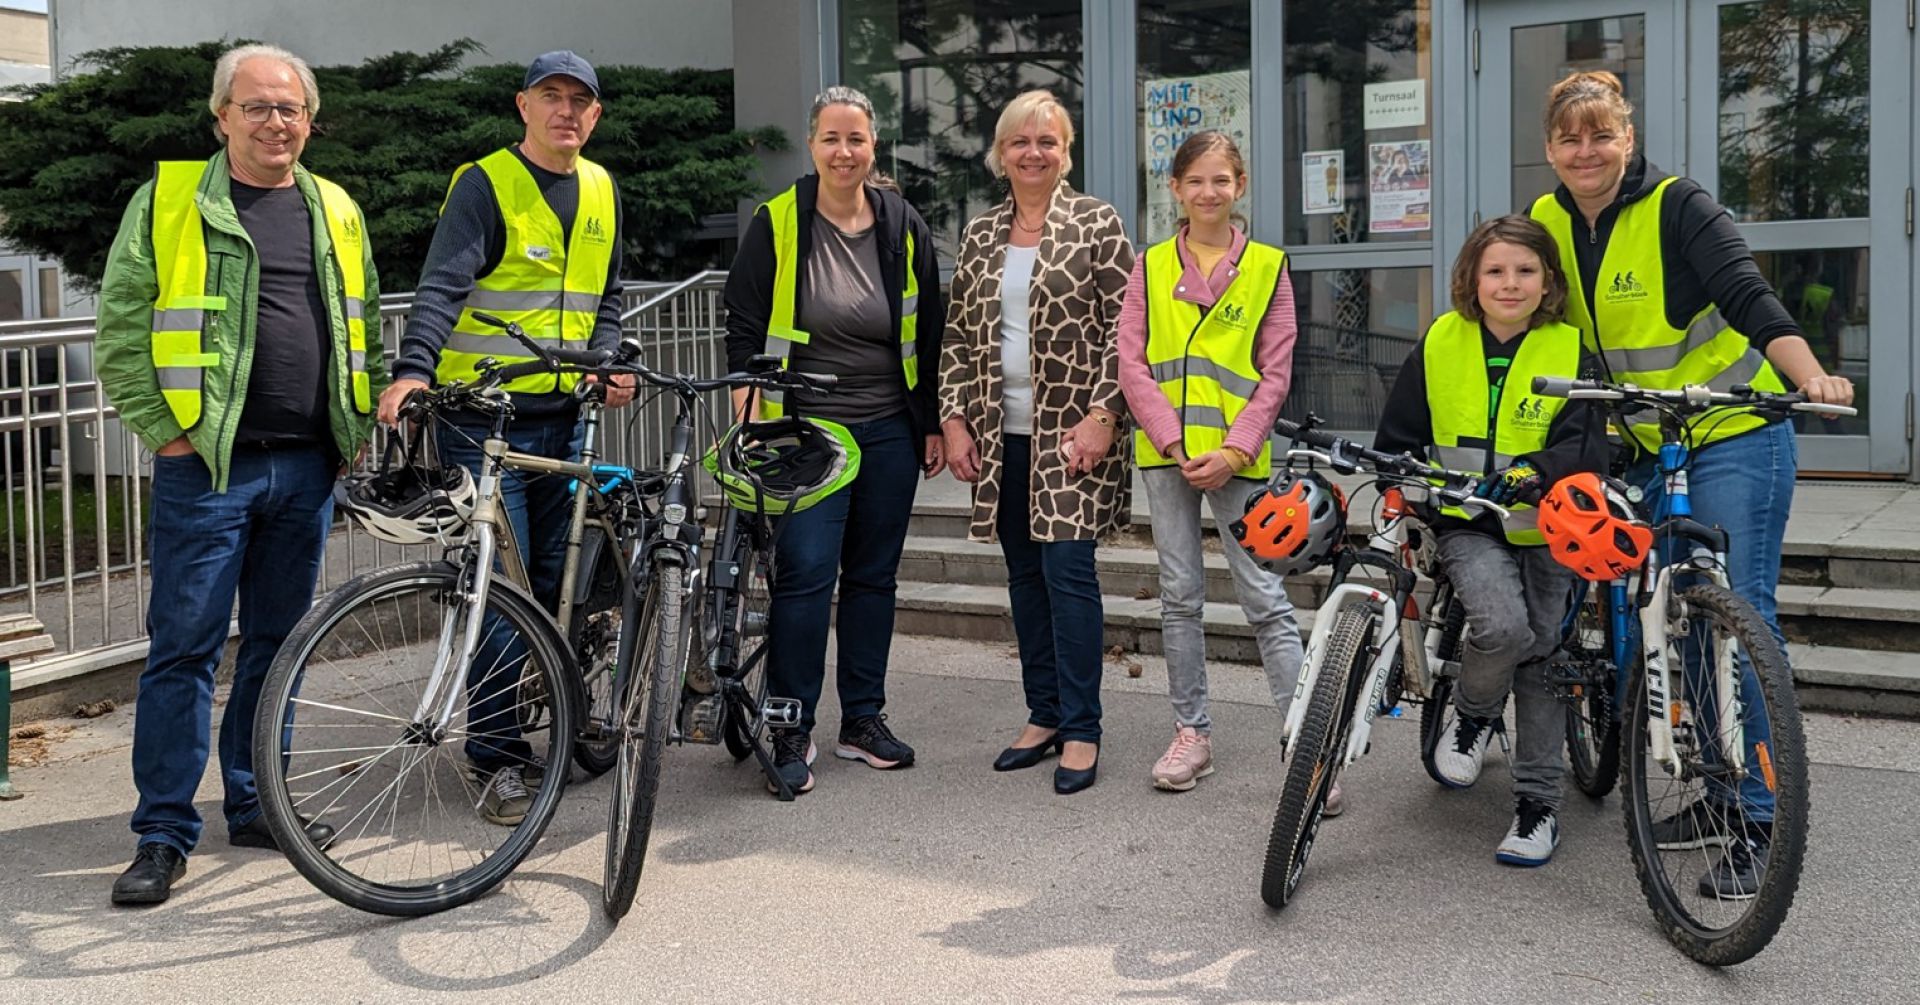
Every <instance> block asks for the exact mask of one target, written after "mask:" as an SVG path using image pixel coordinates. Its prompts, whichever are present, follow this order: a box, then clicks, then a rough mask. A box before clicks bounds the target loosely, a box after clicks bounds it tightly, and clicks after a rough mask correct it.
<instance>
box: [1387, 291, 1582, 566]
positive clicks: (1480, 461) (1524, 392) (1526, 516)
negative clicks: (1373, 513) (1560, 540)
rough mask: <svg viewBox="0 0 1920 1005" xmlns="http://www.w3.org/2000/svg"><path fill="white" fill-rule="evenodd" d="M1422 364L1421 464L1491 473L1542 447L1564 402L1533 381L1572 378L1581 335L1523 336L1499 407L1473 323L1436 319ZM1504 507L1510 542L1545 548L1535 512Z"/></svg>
mask: <svg viewBox="0 0 1920 1005" xmlns="http://www.w3.org/2000/svg"><path fill="white" fill-rule="evenodd" d="M1421 362H1422V365H1424V366H1425V368H1426V377H1427V411H1428V414H1429V416H1430V417H1431V418H1432V420H1433V443H1432V445H1431V446H1430V447H1429V448H1428V450H1427V457H1428V458H1429V459H1430V460H1432V461H1433V462H1434V463H1435V464H1438V465H1439V466H1441V467H1443V468H1448V469H1451V470H1454V471H1470V472H1479V473H1480V474H1492V473H1493V472H1495V471H1498V470H1499V469H1501V468H1504V467H1507V466H1508V465H1510V464H1512V463H1513V462H1514V459H1515V458H1517V457H1520V456H1521V455H1523V454H1529V453H1533V452H1534V451H1537V450H1540V449H1542V448H1544V447H1545V446H1546V445H1547V430H1548V428H1549V427H1551V426H1552V425H1553V418H1554V416H1556V415H1559V414H1560V410H1561V409H1562V408H1564V407H1566V404H1567V400H1566V399H1565V398H1554V397H1548V396H1546V395H1539V394H1534V393H1533V378H1535V377H1578V376H1579V375H1580V331H1579V329H1577V328H1574V327H1573V326H1572V325H1566V324H1559V323H1553V324H1546V325H1541V326H1540V327H1538V328H1535V329H1534V330H1533V331H1531V332H1528V333H1527V335H1526V337H1525V338H1524V339H1522V340H1521V342H1520V346H1519V351H1518V352H1516V353H1515V354H1514V357H1513V362H1512V363H1510V364H1508V366H1507V376H1506V379H1505V380H1503V381H1502V382H1501V384H1500V396H1499V399H1498V400H1497V401H1496V400H1494V396H1493V388H1492V386H1491V385H1490V384H1489V383H1488V381H1487V356H1486V350H1485V348H1484V346H1483V345H1482V343H1481V338H1480V323H1479V322H1477V321H1469V320H1467V319H1466V318H1463V317H1461V316H1460V315H1459V314H1458V313H1456V312H1453V311H1448V312H1447V313H1445V314H1443V315H1441V316H1440V317H1439V318H1438V319H1437V320H1435V321H1434V322H1433V327H1432V328H1429V329H1428V330H1427V337H1426V340H1425V342H1424V343H1423V344H1422V353H1421ZM1489 434H1491V436H1492V439H1491V441H1489V439H1488V436H1489ZM1508 508H1509V509H1511V510H1512V512H1513V515H1512V516H1511V517H1510V518H1509V519H1508V520H1507V523H1506V532H1507V540H1508V541H1510V542H1512V543H1513V544H1518V545H1537V544H1545V543H1546V540H1545V539H1544V538H1542V537H1541V536H1540V529H1539V526H1538V523H1537V522H1538V520H1539V516H1540V514H1539V512H1538V511H1537V510H1535V509H1534V508H1533V507H1532V506H1525V505H1514V506H1511V507H1508ZM1442 512H1444V513H1446V514H1447V515H1448V516H1452V517H1458V518H1460V519H1462V520H1468V519H1472V516H1473V514H1471V513H1469V512H1467V511H1466V510H1465V509H1463V508H1461V507H1457V506H1448V507H1444V508H1443V509H1442Z"/></svg>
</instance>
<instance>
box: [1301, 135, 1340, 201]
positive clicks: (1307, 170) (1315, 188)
mask: <svg viewBox="0 0 1920 1005" xmlns="http://www.w3.org/2000/svg"><path fill="white" fill-rule="evenodd" d="M1346 162H1347V153H1346V151H1344V150H1309V151H1307V152H1306V153H1304V154H1302V155H1301V156H1300V185H1301V189H1302V190H1301V193H1300V205H1301V206H1302V209H1301V210H1300V212H1302V213H1303V214H1305V215H1307V216H1317V215H1319V214H1322V213H1338V212H1340V211H1341V210H1343V209H1346V208H1347V200H1346V178H1347V164H1346Z"/></svg>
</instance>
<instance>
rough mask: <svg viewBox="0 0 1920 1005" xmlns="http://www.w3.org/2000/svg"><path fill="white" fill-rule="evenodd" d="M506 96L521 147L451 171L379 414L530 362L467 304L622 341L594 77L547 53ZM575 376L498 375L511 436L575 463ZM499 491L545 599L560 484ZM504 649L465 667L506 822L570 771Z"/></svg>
mask: <svg viewBox="0 0 1920 1005" xmlns="http://www.w3.org/2000/svg"><path fill="white" fill-rule="evenodd" d="M514 104H515V105H516V106H517V107H518V108H519V111H520V119H521V121H522V122H524V123H525V124H526V134H525V136H524V137H523V138H522V139H521V141H520V142H519V144H518V145H515V146H510V147H506V148H504V149H501V150H496V151H494V152H493V153H490V154H488V155H487V156H485V157H482V158H480V159H479V160H477V161H474V162H472V163H470V164H462V165H461V166H460V167H459V169H458V170H456V171H454V173H453V182H452V184H451V185H449V186H448V188H447V197H446V201H445V203H444V204H442V206H441V207H440V222H439V223H438V224H437V225H436V226H435V228H434V232H433V244H432V246H431V247H429V248H428V250H427V261H426V264H425V265H424V266H422V267H421V270H420V283H419V286H418V288H417V289H416V290H415V292H414V300H413V309H412V312H411V314H410V315H409V317H408V319H407V331H406V335H405V336H404V337H403V338H402V339H401V342H400V353H399V357H398V358H397V359H396V360H395V361H394V364H393V368H392V372H393V377H394V381H393V384H392V386H390V387H389V388H388V389H387V391H386V393H384V394H382V395H381V396H380V410H379V418H380V421H381V422H385V423H389V424H391V423H394V422H396V421H397V418H398V413H399V409H400V406H401V404H402V403H403V402H404V401H405V400H406V398H407V396H408V395H410V394H412V393H413V392H415V391H418V390H420V389H422V388H425V387H427V386H429V385H430V384H433V383H441V384H444V383H447V382H450V381H455V380H462V381H470V380H473V379H474V378H475V377H476V376H478V371H477V370H476V369H475V364H476V363H478V362H479V361H480V360H482V359H485V358H487V357H489V356H491V357H493V358H495V359H498V360H502V361H505V362H514V361H517V360H520V359H526V358H531V355H532V354H531V353H530V352H528V351H527V349H526V348H525V347H524V346H522V345H521V344H520V343H518V342H516V341H514V340H513V339H512V338H511V337H509V336H508V335H507V334H506V333H505V332H503V331H501V330H500V329H498V328H495V327H493V326H491V325H488V324H485V323H482V322H481V321H479V320H478V319H476V318H475V317H474V316H473V315H474V313H475V312H476V311H477V312H481V313H486V314H492V315H495V316H497V317H500V318H504V319H506V320H508V321H513V322H516V323H518V324H519V325H520V327H522V328H524V329H525V330H526V332H527V334H528V335H531V336H532V337H533V338H535V339H537V340H539V341H540V342H542V343H543V344H545V345H548V346H552V347H556V348H560V347H564V348H569V349H580V348H592V349H602V348H604V349H611V348H613V347H615V346H616V345H618V344H619V340H620V308H621V303H620V259H621V251H620V249H621V227H620V222H621V221H620V199H619V196H618V193H617V190H616V189H615V188H614V184H613V179H612V178H611V177H610V176H609V175H608V174H607V171H606V169H605V168H602V167H601V166H600V165H598V164H595V163H594V162H592V161H590V160H587V159H586V158H585V157H582V156H580V150H581V148H582V147H584V146H586V144H587V139H588V137H590V136H592V135H593V127H594V126H595V125H596V124H597V123H599V121H600V112H601V106H600V78H599V77H598V75H596V74H595V73H594V72H593V67H592V66H591V65H590V64H588V62H587V61H586V60H585V59H582V58H580V56H578V55H576V54H574V53H572V52H566V51H561V52H549V53H547V54H545V55H543V56H540V57H539V58H537V59H535V60H534V61H533V63H532V64H531V65H529V66H528V67H527V76H526V83H525V84H524V85H523V86H522V87H521V89H520V92H519V93H518V94H516V95H515V96H514ZM575 383H576V378H575V377H573V376H570V375H567V376H562V375H555V374H545V375H539V376H531V377H522V378H520V379H518V380H514V381H510V382H509V383H507V384H506V385H505V386H506V389H507V390H508V391H509V392H510V393H511V394H512V396H513V404H514V413H513V424H512V425H511V426H510V427H508V430H507V442H508V445H509V446H510V447H511V448H512V449H514V450H517V451H521V452H523V453H529V454H537V455H540V456H543V457H553V458H560V459H569V460H571V459H574V458H575V456H576V455H577V454H578V453H579V448H580V427H579V419H580V411H579V405H578V403H577V401H576V399H575V398H574V396H573V394H572V391H573V389H574V385H575ZM632 397H633V391H632V379H631V378H626V379H624V380H617V381H615V382H614V384H612V385H610V386H609V387H608V388H607V402H608V404H610V405H615V406H618V405H624V404H626V403H627V402H628V401H630V400H632ZM487 432H488V422H487V420H486V419H485V418H484V417H480V416H474V417H472V418H471V419H470V420H467V422H465V423H463V422H461V421H459V420H458V419H457V418H456V419H454V420H453V421H449V422H447V423H444V424H442V426H441V428H440V444H439V446H440V456H441V459H442V460H443V461H447V462H457V463H460V464H463V465H465V466H466V467H467V468H468V470H470V471H472V472H473V473H474V474H475V475H476V476H477V475H478V474H479V473H480V470H479V469H480V460H481V455H480V443H481V441H483V440H485V439H486V437H487ZM500 489H501V493H502V496H503V498H504V501H505V502H506V508H507V515H508V517H509V519H510V521H511V523H512V524H513V532H514V538H515V541H516V543H517V544H518V545H519V549H520V553H521V554H522V555H524V556H526V557H527V565H528V568H527V573H528V577H529V579H530V580H531V585H532V587H533V592H534V596H535V597H536V598H537V599H538V600H539V601H540V602H541V603H543V604H546V605H547V608H548V610H549V611H551V610H554V609H556V608H557V606H558V597H559V592H560V579H561V572H562V566H563V564H564V562H565V557H566V534H567V524H568V504H569V502H570V499H569V496H568V494H567V482H566V480H565V479H561V478H544V479H528V480H522V479H521V478H519V477H517V476H511V475H510V476H508V477H506V478H505V479H503V480H502V483H501V486H500ZM504 655H505V654H503V653H493V652H488V651H486V649H484V648H483V651H482V652H481V653H479V654H476V657H475V659H474V661H473V664H472V666H471V667H469V669H468V681H467V683H468V689H469V694H468V700H469V707H468V710H467V719H468V734H469V739H468V740H467V741H466V753H467V759H468V761H469V762H470V763H471V765H472V768H473V773H474V778H475V781H476V782H477V783H478V784H480V785H481V786H483V791H482V795H481V798H480V800H479V806H478V809H479V812H480V815H481V816H482V817H485V818H486V819H487V820H489V821H491V822H493V823H496V824H500V825H502V826H509V827H510V826H514V825H516V824H518V823H519V822H520V820H521V819H522V818H523V817H525V816H526V813H527V807H528V806H529V805H530V804H531V802H532V794H531V793H530V792H529V791H528V789H527V786H528V785H529V784H532V785H540V784H558V783H559V781H560V780H561V776H562V775H563V774H564V770H563V771H558V772H554V773H553V774H552V775H551V776H549V775H547V774H546V773H545V772H544V771H543V770H541V768H540V767H538V766H536V765H535V763H534V762H533V754H532V749H531V748H530V747H529V745H528V744H527V743H526V741H525V740H523V739H522V738H521V736H520V731H519V716H518V715H517V714H516V713H515V711H514V709H513V705H514V702H513V694H512V691H511V689H510V688H508V687H507V686H505V685H507V684H511V683H512V678H513V675H512V674H499V673H494V674H491V675H489V674H488V673H487V672H486V671H487V668H490V667H494V666H497V665H498V664H499V663H500V662H501V657H502V656H504ZM481 737H485V739H481ZM560 767H561V768H562V769H564V767H565V766H564V765H561V766H560Z"/></svg>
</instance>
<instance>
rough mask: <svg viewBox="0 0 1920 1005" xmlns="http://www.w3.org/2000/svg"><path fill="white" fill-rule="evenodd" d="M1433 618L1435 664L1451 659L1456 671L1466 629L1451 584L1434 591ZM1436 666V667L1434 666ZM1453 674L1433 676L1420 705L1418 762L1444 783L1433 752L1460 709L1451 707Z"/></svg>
mask: <svg viewBox="0 0 1920 1005" xmlns="http://www.w3.org/2000/svg"><path fill="white" fill-rule="evenodd" d="M1433 599H1434V607H1433V610H1434V621H1435V623H1437V624H1439V625H1441V626H1443V634H1442V636H1441V640H1440V652H1439V653H1438V654H1437V655H1438V659H1437V660H1436V661H1435V662H1437V663H1439V664H1442V665H1444V664H1447V663H1452V664H1453V665H1454V666H1455V668H1456V671H1457V668H1458V666H1459V663H1460V645H1461V639H1463V638H1465V636H1466V630H1467V608H1466V605H1464V604H1462V603H1460V601H1459V600H1458V599H1456V598H1455V597H1454V595H1453V587H1452V585H1451V584H1443V585H1442V586H1441V587H1440V588H1439V589H1438V590H1437V591H1436V592H1435V593H1434V598H1433ZM1435 669H1436V670H1437V669H1439V668H1438V667H1436V668H1435ZM1453 680H1454V678H1453V675H1452V674H1448V675H1445V676H1436V677H1435V678H1434V681H1433V693H1432V694H1431V695H1429V696H1428V697H1427V701H1426V703H1425V704H1423V705H1421V706H1420V764H1421V766H1422V767H1424V768H1426V769H1427V777H1429V778H1431V779H1433V780H1434V781H1436V782H1439V783H1440V784H1441V785H1446V786H1447V787H1448V788H1452V786H1451V785H1449V784H1448V782H1447V780H1446V779H1445V778H1442V777H1441V776H1440V768H1439V766H1438V765H1436V764H1435V763H1434V760H1433V755H1434V752H1435V751H1437V750H1439V749H1440V743H1441V741H1442V739H1443V738H1444V737H1447V736H1450V735H1452V733H1453V724H1454V721H1455V720H1456V719H1458V718H1459V717H1460V711H1459V710H1458V709H1456V708H1454V707H1453Z"/></svg>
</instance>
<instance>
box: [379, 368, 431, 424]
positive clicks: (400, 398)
mask: <svg viewBox="0 0 1920 1005" xmlns="http://www.w3.org/2000/svg"><path fill="white" fill-rule="evenodd" d="M426 389H427V382H426V381H424V380H421V379H419V378H418V377H400V378H398V379H396V380H395V381H394V382H393V383H392V384H389V385H387V389H386V390H384V391H382V392H380V407H379V409H378V410H377V411H376V413H375V416H374V417H375V418H376V419H377V420H378V421H379V422H380V424H381V425H383V426H398V425H399V424H400V409H401V407H402V406H404V405H406V403H407V399H408V398H411V397H413V396H414V395H415V394H416V393H418V392H420V391H424V390H426Z"/></svg>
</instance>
